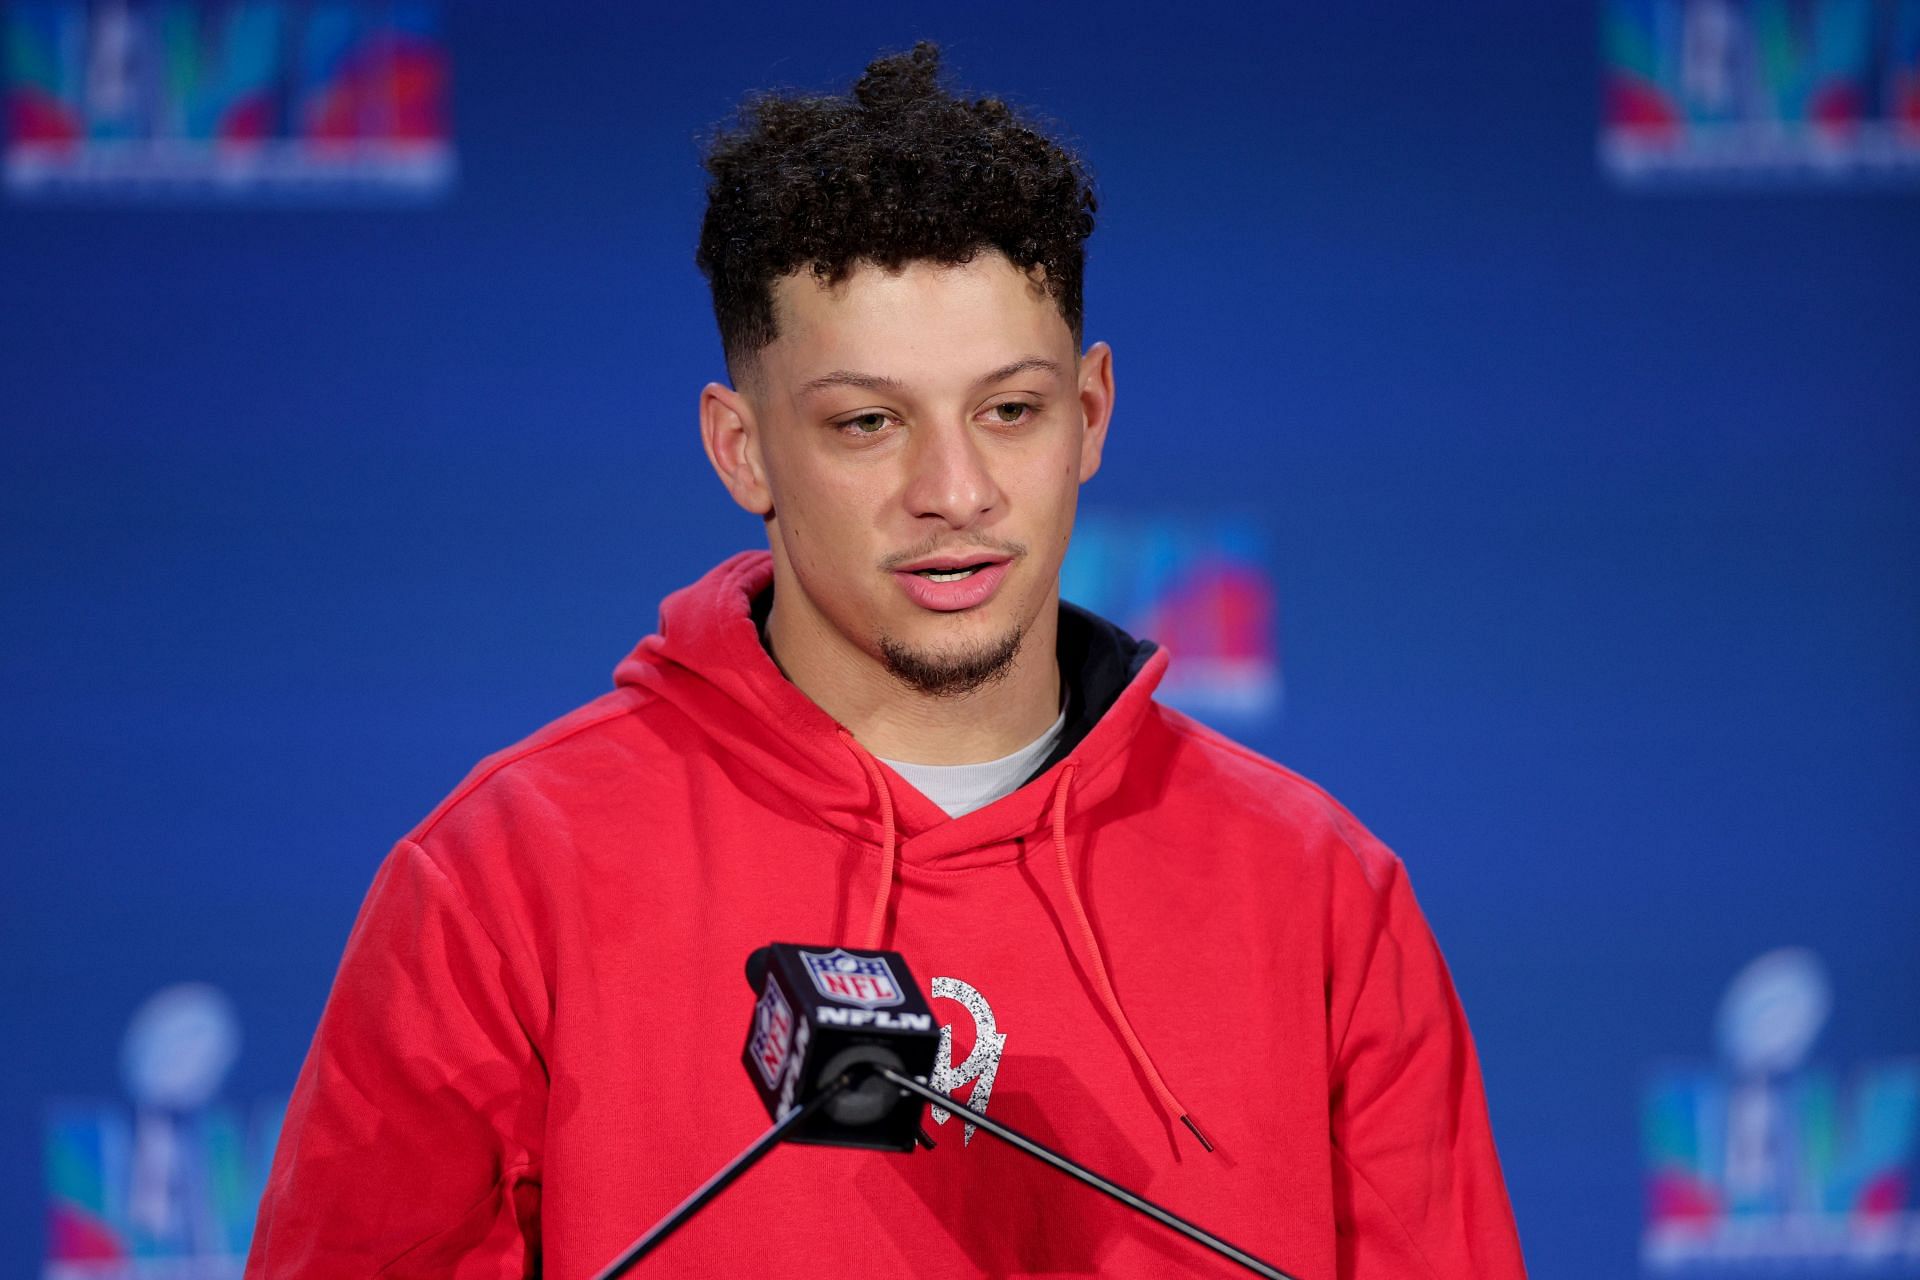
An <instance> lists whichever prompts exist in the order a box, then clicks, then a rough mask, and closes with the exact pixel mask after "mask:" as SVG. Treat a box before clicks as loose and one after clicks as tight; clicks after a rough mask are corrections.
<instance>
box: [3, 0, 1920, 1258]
mask: <svg viewBox="0 0 1920 1280" xmlns="http://www.w3.org/2000/svg"><path fill="white" fill-rule="evenodd" d="M921 37H931V38H935V39H939V40H941V41H942V42H943V44H944V45H945V47H946V49H947V54H948V60H949V63H950V65H951V67H952V68H953V70H954V72H955V74H956V77H957V78H958V79H959V81H960V82H961V83H963V84H967V85H970V86H976V87H979V88H981V89H988V90H994V91H999V92H1002V93H1005V94H1006V95H1008V96H1011V97H1013V98H1015V99H1016V100H1019V101H1021V102H1024V103H1025V104H1027V105H1028V106H1029V107H1030V108H1031V109H1033V110H1034V111H1036V112H1037V113H1039V114H1041V115H1043V116H1045V117H1047V118H1050V119H1054V120H1057V121H1060V122H1063V127H1064V128H1065V129H1066V130H1067V132H1068V133H1069V135H1070V136H1071V137H1072V138H1073V139H1074V140H1075V141H1076V142H1077V143H1078V144H1079V145H1080V146H1081V147H1082V148H1083V149H1084V150H1085V151H1086V153H1087V154H1088V155H1089V156H1090V158H1091V160H1092V162H1093V165H1094V168H1095V170H1096V172H1097V174H1098V177H1099V182H1100V187H1101V191H1102V197H1103V205H1102V217H1101V227H1100V230H1099V231H1098V233H1097V234H1096V236H1095V239H1094V241H1093V242H1092V249H1091V258H1090V263H1089V272H1090V274H1089V286H1088V325H1089V334H1090V336H1091V337H1099V338H1104V339H1107V340H1108V341H1110V342H1111V343H1112V344H1113V345H1114V348H1115V350H1116V352H1117V362H1118V376H1119V381H1120V397H1119V412H1118V416H1117V419H1116V423H1115V426H1114V435H1113V440H1112V444H1111V447H1110V449H1109V452H1108V460H1107V465H1106V468H1105V470H1104V471H1103V472H1102V473H1101V475H1100V477H1099V478H1098V479H1097V481H1095V482H1094V484H1093V485H1092V486H1091V488H1090V489H1089V491H1088V492H1087V494H1086V497H1085V503H1086V506H1085V516H1084V519H1083V523H1082V526H1081V529H1080V531H1079V533H1078V535H1077V540H1076V544H1075V548H1074V552H1073V557H1072V560H1071V562H1070V564H1069V567H1068V571H1067V583H1066V590H1067V593H1068V594H1069V595H1070V596H1071V597H1073V598H1075V599H1078V600H1080V601H1081V602H1083V603H1085V604H1088V605H1090V606H1092V607H1094V608H1097V609H1100V610H1102V611H1104V612H1107V613H1109V614H1111V615H1112V616H1115V617H1116V618H1118V619H1120V620H1121V621H1123V622H1125V623H1126V624H1127V625H1129V626H1131V627H1133V628H1136V629H1138V630H1140V631H1142V632H1144V633H1146V634H1149V635H1153V636H1156V637H1158V638H1160V639H1162V640H1163V641H1166V642H1167V643H1169V644H1170V646H1171V647H1172V648H1173V649H1174V650H1175V652H1176V653H1177V654H1178V655H1179V659H1178V662H1177V664H1176V666H1175V667H1174V670H1173V675H1172V678H1171V679H1170V682H1169V696H1170V697H1171V698H1172V699H1173V700H1175V701H1177V702H1179V703H1180V704H1182V705H1184V706H1186V707H1188V708H1190V709H1192V710H1193V711H1194V712H1195V713H1196V714H1198V715H1200V716H1201V717H1202V718H1205V719H1208V720H1210V721H1212V722H1214V723H1216V724H1218V725H1220V726H1221V727H1223V728H1225V729H1227V730H1228V731H1230V732H1232V733H1235V734H1237V735H1239V736H1241V737H1243V738H1244V739H1246V740H1247V741H1249V742H1251V743H1252V744H1254V745H1255V746H1257V747H1258V748H1260V749H1261V750H1263V751H1265V752H1267V753H1269V754H1271V755H1273V756H1276V757H1277V758H1279V759H1281V760H1283V761H1285V762H1287V763H1289V764H1291V765H1293V766H1294V767H1295V768H1297V769H1299V770H1300V771H1302V772H1304V773H1306V774H1307V775H1309V776H1311V777H1313V778H1315V779H1316V780H1318V781H1320V782H1322V783H1323V784H1325V785H1326V786H1327V787H1328V788H1329V789H1330V790H1332V791H1333V792H1334V793H1335V794H1336V795H1338V796H1340V797H1342V798H1343V799H1344V800H1345V801H1346V802H1347V803H1348V804H1349V805H1350V806H1351V807H1352V808H1354V809H1355V810H1356V811H1357V812H1358V813H1359V814H1360V816H1361V817H1362V818H1363V819H1364V820H1365V821H1367V822H1368V823H1369V824H1370V825H1371V826H1372V827H1373V828H1374V829H1375V830H1377V831H1378V832H1379V833H1380V834H1381V835H1382V836H1383V837H1384V838H1385V839H1386V840H1387V841H1388V842H1389V843H1390V844H1392V845H1393V846H1394V847H1395V848H1397V849H1398V850H1399V851H1400V852H1401V853H1402V854H1403V856H1404V857H1405V858H1406V859H1407V862H1408V864H1409V865H1410V867H1411V868H1412V873H1413V876H1414V881H1415V884H1416V885H1417V886H1418V888H1419V890H1420V893H1421V896H1422V899H1423V902H1424V904H1425V906H1426V908H1427V910H1428V913H1429V915H1430V917H1431V919H1432V921H1433V924H1434V927H1435V930H1436V932H1437V933H1438V934H1439V936H1440V939H1441V941H1442V943H1443V945H1444V946H1445V948H1446V951H1447V954H1448V956H1449V959H1450V961H1451V964H1452V967H1453V971H1454V975H1455V978H1456V980H1457V982H1458V985H1459V987H1460V989H1461V992H1462V994H1463V997H1464V999H1465V1002H1466V1005H1467V1009H1468V1012H1469V1015H1470V1017H1471V1019H1472V1022H1473V1026H1474V1029H1475V1032H1476V1035H1477V1038H1478V1041H1479V1045H1480V1048H1481V1052H1482V1055H1483V1059H1484V1066H1485V1072H1486V1082H1487V1088H1488V1093H1489V1097H1490V1101H1491V1107H1492V1112H1493V1119H1494V1125H1495V1132H1496V1136H1497V1138H1498V1141H1499V1144H1500V1148H1501V1152H1502V1155H1503V1158H1504V1161H1505V1167H1506V1171H1507V1175H1508V1179H1509V1184H1510V1187H1511V1191H1512V1195H1513V1201H1514V1206H1515V1209H1516V1211H1517V1214H1518V1217H1519V1221H1520V1227H1521V1234H1522V1237H1523V1239H1524V1241H1525V1244H1526V1246H1527V1250H1528V1254H1529V1258H1530V1261H1531V1264H1532V1266H1533V1269H1534V1271H1535V1273H1536V1274H1538V1275H1540V1276H1542V1277H1551V1278H1553V1280H1562V1278H1565V1280H1616V1278H1618V1277H1623V1276H1635V1275H1644V1276H1670V1275H1671V1276H1698V1277H1707V1276H1712V1277H1727V1278H1730V1280H1738V1278H1745V1277H1756V1278H1757V1277H1763V1276H1776V1275H1797V1276H1810V1277H1812V1276H1871V1277H1881V1278H1885V1277H1915V1276H1920V1186H1916V1180H1917V1179H1920V1152H1917V1147H1920V0H1603V2H1599V3H1590V4H1571V3H1568V4H1560V3H1553V4H1537V3H1536V4H1526V3H1484V4H1475V5H1414V4H1410V3H1409V4H1385V3H1362V4H1356V5H1341V4H1314V5H1308V4H1282V5H1269V6H1260V7H1258V8H1257V9H1256V8H1255V7H1254V6H1244V7H1241V6H1234V7H1213V6H1209V5H1205V4H1198V5H1196V4H1181V5H1173V6H1158V7H1152V6H1147V7H1141V6H1117V7H1116V6H1105V5H1091V4H1085V3H1074V4H1065V5H1058V6H1041V7H1038V8H1035V7H1032V6H1024V5H1023V6H1011V5H1008V6H994V5H988V6H973V5H969V6H939V7H927V8H924V9H916V8H914V7H911V6H906V7H903V6H901V5H898V4H887V5H877V4H876V5H865V6H836V7H834V8H833V9H832V10H830V11H827V10H821V11H814V12H808V11H805V10H804V9H803V8H802V7H797V6H772V5H767V6H758V5H748V6H696V5H681V6H656V5H591V6H589V5H577V4H576V5H555V4H540V5H535V4H485V5H479V4H473V5H469V4H465V3H462V4H457V5H456V4H434V3H418V2H416V3H406V2H403V0H393V2H390V3H373V2H351V3H350V2H345V0H312V2H307V3H268V2H265V0H228V2H225V3H182V2H173V0H150V2H147V3H138V2H135V3H127V2H115V0H92V2H87V0H20V2H18V3H9V4H5V5H3V6H0V72H3V74H4V81H0V93H4V108H5V109H4V121H5V130H6V132H5V140H4V153H3V154H0V448H3V450H4V452H3V453H0V621H3V622H4V627H3V628H0V753H4V759H3V761H0V763H4V769H0V847H3V848H4V850H5V857H6V862H5V878H4V881H5V882H4V888H3V889H0V973H4V975H5V978H4V981H0V1013H4V1026H5V1028H6V1038H7V1047H6V1051H5V1052H4V1053H0V1274H6V1275H22V1276H26V1275H36V1274H38V1275H43V1276H46V1277H59V1278H61V1280H106V1278H107V1277H156V1278H157V1277H162V1276H165V1277H172V1278H176V1280H192V1278H202V1277H205V1278H211V1277H222V1276H231V1275H234V1274H236V1273H237V1271H238V1259H239V1258H240V1257H241V1256H242V1255H243V1254H244V1251H245V1247H246V1242H247V1239H248V1237H249V1233H250V1230H251V1219H252V1210H253V1205H254V1203H255V1201H256V1199H257V1197H258V1194H259V1189H260V1184H261V1179H262V1176H263V1172H264V1170H265V1167H266V1164H267V1161H268V1160H269V1159H270V1157H271V1153H272V1149H273V1144H274V1140H275V1135H276V1132H277V1129H278V1123H279V1116H280V1110H281V1108H282V1107H283V1105H284V1103H285V1098H286V1094H287V1091H288V1089H289V1088H290V1086H291V1083H292V1080H293V1076H294V1073H295V1071H296V1070H297V1068H298V1065H299V1063H300V1060H301V1057H302V1054H303V1053H304V1051H305V1048H306V1044H307V1040H308V1037H309V1036H310V1034H311V1032H312V1028H313V1025H314V1022H315V1019H316V1017H317V1015H318V1013H319V1010H320V1006H321V1003H322V1001H323V999H324V997H325V994H326V990H327V986H328V983H329V981H330V978H331V975H332V971H333V966H334V964H335V961H336V960H337V958H338V955H339V951H340V947H341V944H342V942H343V941H344V939H345V937H346V933H347V929H348V926H349V924H350V923H351V921H352V918H353V913H354V910H355V907H356V906H357V904H358V902H359V899H360V895H361V893H362V892H363V891H364V889H365V887H366V884H367V882H368V880H369V877H370V876H371V874H372V872H373V869H374V867H375V865H376V863H377V862H378V860H379V859H380V858H381V857H382V855H383V854H384V853H385V851H386V849H387V848H388V846H389V844H390V843H391V842H392V840H393V839H394V838H395V837H396V836H397V835H399V834H400V833H402V832H403V831H405V830H406V829H407V828H408V827H409V826H410V825H411V824H412V823H413V822H414V821H415V820H416V819H417V818H418V817H419V816H421V815H422V814H423V813H424V812H425V811H426V810H427V809H428V808H429V807H431V806H432V805H433V803H434V802H435V801H436V800H437V799H438V798H439V797H440V796H441V795H442V794H443V793H444V792H445V791H446V790H447V789H448V788H449V787H450V786H451V785H452V784H453V783H454V782H455V781H456V780H457V779H458V778H459V777H460V776H461V774H462V773H463V772H464V771H465V769H466V767H467V766H468V765H469V764H470V763H472V762H473V761H474V760H476V759H478V758H479V757H480V756H482V755H483V754H485V753H487V752H488V751H491V750H493V749H495V748H497V747H499V746H502V745H504V744H506V743H508V742H510V741H512V740H514V739H516V738H518V737H519V736H521V735H523V734H524V733H526V732H527V731H529V730H531V729H532V728H534V727H536V726H537V725H539V724H541V723H542V722H544V721H546V720H547V719H549V718H551V717H552V716H554V715H555V714H557V713H559V712H560V711H562V710H564V709H566V708H568V707H570V706H572V705H575V704H577V703H578V702H581V701H583V700H585V699H587V698H588V697H591V696H593V695H594V694H595V693H596V692H598V691H600V690H601V689H603V688H605V687H606V685H607V682H608V678H609V674H608V673H609V671H610V669H611V667H612V665H613V663H614V661H615V660H616V659H617V658H618V657H620V656H621V654H622V653H624V651H625V650H626V649H627V648H628V647H629V645H630V644H631V643H632V642H633V641H634V640H635V639H636V638H637V637H638V636H640V635H642V634H644V633H645V632H646V631H648V630H650V629H651V627H652V624H653V620H654V611H655V607H656V604H657V602H658V600H659V598H660V597H661V596H662V595H663V594H664V593H666V592H667V591H669V590H671V589H673V588H674V587H676V586H678V585H680V584H682V583H684V582H686V581H688V580H689V579H691V578H693V577H694V576H696V575H697V574H698V573H700V572H701V571H702V570H703V569H704V568H705V567H706V566H707V565H709V564H710V563H712V562H713V561H714V560H716V559H717V558H719V557H720V556H722V555H723V554H725V553H727V552H729V551H732V550H735V549H738V548H740V547H743V546H749V545H753V544H755V543H756V541H757V540H758V539H759V537H760V530H759V527H758V525H757V523H756V522H754V521H752V520H750V519H749V518H747V517H745V516H743V515H741V514H740V513H739V512H738V511H737V510H735V509H734V508H733V507H732V506H731V504H730V503H728V502H727V500H726V499H725V497H724V495H723V494H722V492H721V490H720V489H719V486H718V484H717V483H716V482H715V481H714V480H713V478H712V476H711V475H710V473H709V471H708V468H707V465H706V462H705V460H704V459H703V457H702V456H701V453H700V449H699V446H698V442H697V439H696V436H695V432H694V420H693V407H694V395H695V392H696V390H697V389H698V387H699V386H700V385H701V383H702V382H703V381H705V380H707V379H708V378H711V377H714V376H716V375H718V374H719V372H720V358H719V352H718V348H717V343H716V341H715V340H714V338H713V336H712V331H711V322H710V320H709V319H708V311H707V305H708V304H707V299H706V294H705V289H704V284H703V282H702V281H701V280H700V278H699V276H698V274H697V273H696V271H695V270H694V267H693V264H692V247H693V242H694V236H695V229H696V226H697V222H698V219H699V215H700V210H701V199H702V196H701V191H702V176H701V174H700V172H699V169H698V160H697V157H698V147H699V138H700V136H701V135H702V133H703V132H704V131H705V130H706V128H707V127H708V126H709V125H710V124H711V123H712V122H714V121H715V120H717V119H719V118H720V117H722V116H723V115H724V114H725V113H726V112H727V111H728V110H729V108H730V107H731V105H732V104H733V103H734V102H735V101H736V100H737V99H738V98H739V96H740V95H741V94H742V93H743V92H745V91H747V90H749V89H753V88H757V87H788V86H793V87H807V88H820V89H826V88H838V87H842V86H844V85H845V84H846V83H848V82H849V81H850V80H851V79H852V78H853V76H855V75H856V74H857V73H858V71H859V69H860V67H861V66H862V65H864V63H865V62H866V60H867V59H868V58H869V57H870V56H872V55H873V54H874V53H875V52H877V51H880V50H891V49H898V48H903V47H905V46H907V45H908V44H910V43H911V42H912V41H913V40H915V39H917V38H921ZM1063 1194H1066V1193H1063ZM1202 1216H1204V1215H1202Z"/></svg>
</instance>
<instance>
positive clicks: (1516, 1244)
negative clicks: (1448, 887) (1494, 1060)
mask: <svg viewBox="0 0 1920 1280" xmlns="http://www.w3.org/2000/svg"><path fill="white" fill-rule="evenodd" d="M1360 854H1361V858H1362V862H1363V864H1364V866H1365V872H1366V879H1367V881H1368V882H1369V883H1368V885H1367V887H1366V889H1364V890H1360V889H1358V886H1349V888H1350V890H1351V891H1352V892H1353V893H1354V896H1355V897H1356V898H1357V897H1360V896H1362V895H1364V897H1365V898H1367V899H1370V901H1369V902H1368V903H1367V905H1366V906H1364V907H1359V906H1358V904H1357V903H1356V904H1355V905H1356V907H1358V909H1359V910H1361V911H1365V912H1367V913H1368V914H1369V915H1370V916H1371V920H1370V926H1369V927H1368V928H1367V929H1366V930H1364V931H1360V930H1356V931H1354V936H1353V938H1352V941H1351V942H1350V943H1349V944H1348V948H1349V949H1348V950H1346V951H1345V952H1344V953H1342V954H1338V955H1336V957H1335V965H1334V975H1335V976H1334V981H1333V983H1332V986H1331V989H1330V991H1329V997H1330V1000H1331V1009H1330V1012H1331V1013H1332V1015H1333V1020H1332V1024H1331V1025H1332V1030H1333V1032H1334V1041H1333V1059H1332V1064H1333V1072H1332V1076H1333V1078H1332V1082H1331V1092H1330V1103H1331V1112H1332V1127H1333V1135H1332V1136H1333V1162H1334V1163H1333V1192H1334V1218H1335V1231H1336V1249H1337V1254H1338V1258H1339V1274H1340V1276H1341V1277H1342V1280H1412V1278H1414V1277H1423V1278H1424V1277H1436V1278H1437V1280H1509V1278H1510V1277H1524V1276H1525V1275H1526V1266H1525V1263H1524V1262H1523V1261H1522V1259H1521V1255H1520V1241H1519V1237H1518V1235H1517V1233H1516V1231H1515V1229H1514V1223H1513V1211H1512V1209H1511V1208H1510V1206H1509V1205H1508V1202H1507V1192H1506V1186H1505V1184H1504V1182H1503V1181H1502V1179H1501V1176H1500V1164H1499V1160H1498V1158H1497V1156H1496V1155H1495V1152H1494V1146H1493V1132H1492V1129H1491V1128H1490V1126H1489V1125H1488V1122H1487V1107H1486V1099H1485V1096H1484V1094H1483V1092H1482V1088H1481V1084H1480V1068H1479V1064H1478V1062H1477V1060H1476V1058H1475V1055H1474V1050H1473V1041H1472V1038H1471V1037H1470V1035H1469V1034H1468V1031H1467V1019H1466V1015H1465V1014H1464V1013H1463V1012H1462V1011H1461V1008H1460V1001H1459V999H1458V998H1457V997H1456V996H1455V994H1454V990H1453V983H1452V980H1451V979H1450V978H1449V977H1448V975H1447V967H1446V962H1445V961H1444V960H1443V959H1442V958H1441V956H1440V949H1439V947H1438V945H1437V944H1436V943H1435V942H1434V939H1433V935H1432V933H1431V931H1430V930H1429V929H1428V927H1427V922H1426V920H1425V919H1424V918H1423V917H1422V916H1421V914H1420V908H1419V905H1418V904H1417V903H1416V902H1415V901H1414V897H1413V890H1412V888H1411V887H1410V886H1409V885H1408V883H1407V878H1406V872H1405V868H1404V867H1402V865H1401V864H1400V861H1399V859H1398V858H1395V857H1394V856H1393V855H1392V854H1391V853H1388V852H1386V851H1385V850H1384V849H1380V848H1379V847H1378V846H1374V847H1373V848H1371V849H1362V850H1360Z"/></svg>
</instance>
